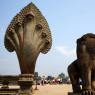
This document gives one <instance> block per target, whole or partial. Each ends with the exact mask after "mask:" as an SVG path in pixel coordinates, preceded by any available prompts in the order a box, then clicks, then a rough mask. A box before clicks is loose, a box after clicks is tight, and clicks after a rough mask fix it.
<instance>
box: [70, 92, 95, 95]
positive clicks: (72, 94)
mask: <svg viewBox="0 0 95 95" xmlns="http://www.w3.org/2000/svg"><path fill="white" fill-rule="evenodd" d="M68 95H82V94H81V93H73V92H68ZM87 95H88V94H87ZM93 95H95V92H93Z"/></svg>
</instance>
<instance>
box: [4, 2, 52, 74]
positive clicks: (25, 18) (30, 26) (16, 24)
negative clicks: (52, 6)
mask: <svg viewBox="0 0 95 95" xmlns="http://www.w3.org/2000/svg"><path fill="white" fill-rule="evenodd" d="M4 44H5V48H6V49H7V50H8V51H9V52H13V51H16V54H17V57H18V60H19V65H20V69H21V73H22V74H27V73H28V74H33V73H34V70H35V64H36V60H37V57H38V55H39V54H40V52H41V53H44V54H45V53H47V52H48V51H49V50H50V48H51V45H52V38H51V31H50V29H49V26H48V23H47V21H46V19H45V18H44V17H43V15H42V14H41V12H40V11H39V9H38V8H37V7H36V6H35V5H34V4H33V3H30V4H29V5H27V6H26V7H24V8H23V9H22V10H21V11H20V12H19V13H18V14H17V15H16V16H15V17H14V18H13V20H12V21H11V23H10V25H9V26H8V28H7V30H6V34H5V39H4Z"/></svg>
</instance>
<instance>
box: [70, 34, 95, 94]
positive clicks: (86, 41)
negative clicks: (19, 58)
mask: <svg viewBox="0 0 95 95" xmlns="http://www.w3.org/2000/svg"><path fill="white" fill-rule="evenodd" d="M68 73H69V76H70V79H71V83H72V87H73V92H74V93H78V92H81V93H82V95H92V92H93V91H95V34H92V33H88V34H85V35H83V36H82V37H81V38H79V39H78V40H77V59H76V60H75V61H74V62H73V63H72V64H70V65H69V67H68ZM80 79H81V85H82V88H81V87H80Z"/></svg>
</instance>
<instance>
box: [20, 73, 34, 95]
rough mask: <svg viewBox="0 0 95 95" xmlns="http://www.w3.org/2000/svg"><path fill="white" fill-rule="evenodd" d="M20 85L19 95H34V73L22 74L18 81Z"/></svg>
mask: <svg viewBox="0 0 95 95" xmlns="http://www.w3.org/2000/svg"><path fill="white" fill-rule="evenodd" d="M18 83H19V85H20V90H19V92H18V95H32V92H33V91H32V84H33V75H32V74H22V75H20V77H19V81H18Z"/></svg>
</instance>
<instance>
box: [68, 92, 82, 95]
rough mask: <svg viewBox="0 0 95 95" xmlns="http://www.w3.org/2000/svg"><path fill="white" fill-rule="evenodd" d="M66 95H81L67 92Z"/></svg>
mask: <svg viewBox="0 0 95 95" xmlns="http://www.w3.org/2000/svg"><path fill="white" fill-rule="evenodd" d="M68 95H81V93H73V92H68Z"/></svg>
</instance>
